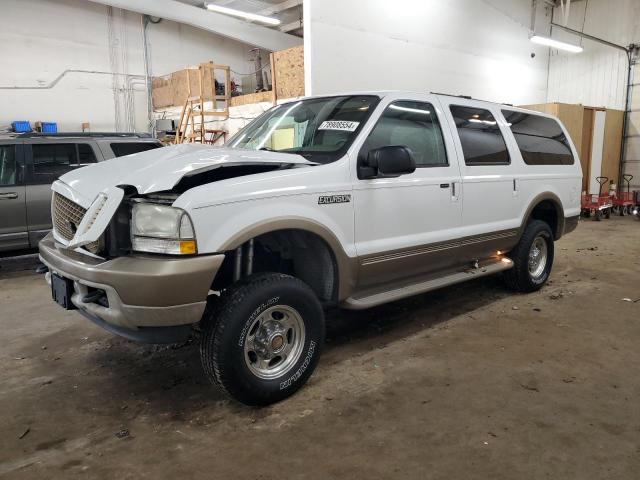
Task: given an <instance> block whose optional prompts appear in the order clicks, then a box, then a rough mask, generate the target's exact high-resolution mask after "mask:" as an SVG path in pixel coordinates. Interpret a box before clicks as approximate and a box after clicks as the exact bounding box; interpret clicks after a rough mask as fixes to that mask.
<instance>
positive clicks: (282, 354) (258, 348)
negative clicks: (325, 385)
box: [200, 273, 325, 405]
mask: <svg viewBox="0 0 640 480" xmlns="http://www.w3.org/2000/svg"><path fill="white" fill-rule="evenodd" d="M218 302H219V303H218V305H217V306H215V307H213V308H207V311H206V312H205V317H204V318H203V322H202V323H203V332H204V335H203V338H202V343H201V345H200V357H201V360H202V365H203V367H204V371H205V374H206V375H207V377H208V378H209V379H210V380H211V381H212V382H213V383H215V384H217V385H218V386H220V387H221V388H222V390H224V391H225V392H226V393H227V394H229V395H230V396H232V397H233V398H235V399H236V400H238V401H240V402H242V403H244V404H246V405H268V404H271V403H275V402H278V401H280V400H283V399H285V398H287V397H288V396H290V395H292V394H293V393H294V392H296V391H297V390H298V389H299V388H300V387H301V386H302V385H304V384H305V382H306V381H307V380H308V379H309V377H310V376H311V374H312V373H313V371H314V369H315V367H316V365H317V363H318V359H319V358H320V350H321V348H322V344H323V342H324V331H325V327H324V313H323V311H322V307H321V305H320V302H319V301H318V299H317V297H316V296H315V294H314V293H313V291H312V290H311V288H309V286H307V285H306V284H305V283H304V282H302V281H300V280H298V279H297V278H294V277H291V276H288V275H283V274H279V273H263V274H257V275H253V276H251V277H248V278H247V279H246V280H244V281H242V282H240V283H238V284H237V285H234V286H232V287H230V288H229V289H228V290H227V291H225V292H223V293H222V296H221V298H220V299H219V300H218Z"/></svg>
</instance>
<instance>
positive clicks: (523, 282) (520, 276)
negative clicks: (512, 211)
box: [504, 220, 554, 293]
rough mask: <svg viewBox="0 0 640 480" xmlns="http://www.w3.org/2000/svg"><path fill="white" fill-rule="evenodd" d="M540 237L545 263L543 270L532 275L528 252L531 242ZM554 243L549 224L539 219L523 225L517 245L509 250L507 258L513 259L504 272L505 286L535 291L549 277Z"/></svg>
mask: <svg viewBox="0 0 640 480" xmlns="http://www.w3.org/2000/svg"><path fill="white" fill-rule="evenodd" d="M538 237H541V238H542V239H543V240H544V242H545V243H546V250H547V251H546V263H545V266H544V269H543V271H542V272H541V273H540V274H539V275H537V276H535V277H534V276H533V275H532V274H531V273H530V272H529V252H530V250H531V246H532V245H533V242H534V241H535V240H536V239H537V238H538ZM553 257H554V244H553V233H552V232H551V228H550V227H549V225H548V224H547V223H545V222H543V221H541V220H532V221H530V222H529V224H528V225H527V226H526V227H525V229H524V233H523V234H522V237H521V238H520V241H519V242H518V245H516V247H515V248H514V249H513V250H512V251H511V252H510V254H509V258H511V260H513V263H514V265H513V268H511V269H509V270H507V271H506V272H505V273H504V278H505V281H506V283H507V286H508V287H509V288H510V289H511V290H515V291H517V292H524V293H528V292H535V291H536V290H539V289H540V288H542V286H543V285H544V284H545V283H546V281H547V280H548V279H549V275H550V274H551V268H552V266H553Z"/></svg>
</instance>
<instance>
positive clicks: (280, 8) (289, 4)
mask: <svg viewBox="0 0 640 480" xmlns="http://www.w3.org/2000/svg"><path fill="white" fill-rule="evenodd" d="M298 5H302V0H286V1H284V2H282V3H276V4H275V5H271V6H270V7H269V8H265V9H264V10H261V11H260V12H258V14H259V15H273V14H274V13H280V12H284V11H285V10H289V9H290V8H294V7H297V6H298Z"/></svg>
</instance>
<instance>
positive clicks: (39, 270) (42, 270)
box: [36, 263, 49, 275]
mask: <svg viewBox="0 0 640 480" xmlns="http://www.w3.org/2000/svg"><path fill="white" fill-rule="evenodd" d="M48 271H49V267H47V266H46V265H45V264H44V263H41V264H40V265H38V266H37V267H36V273H39V274H40V275H43V274H45V273H47V272H48Z"/></svg>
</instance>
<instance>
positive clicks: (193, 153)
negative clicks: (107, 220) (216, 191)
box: [60, 144, 313, 203]
mask: <svg viewBox="0 0 640 480" xmlns="http://www.w3.org/2000/svg"><path fill="white" fill-rule="evenodd" d="M256 163H259V164H274V163H276V164H278V163H287V164H308V165H313V163H312V162H309V161H308V160H306V159H305V158H304V157H302V156H300V155H295V154H290V153H278V152H268V151H262V150H261V151H253V150H242V149H232V148H224V147H213V146H209V145H201V144H183V145H173V146H169V147H163V148H157V149H153V150H148V151H146V152H141V153H135V154H133V155H127V156H124V157H119V158H114V159H111V160H107V161H105V162H100V163H96V164H95V165H91V166H88V167H84V168H80V169H78V170H75V171H72V172H69V173H67V174H65V175H63V176H62V177H60V180H61V181H62V182H64V183H65V184H67V185H68V186H69V187H71V188H72V189H73V190H74V191H75V192H77V193H78V194H80V196H82V197H83V198H84V199H85V202H82V203H86V201H88V202H92V201H93V200H94V199H95V198H96V196H97V195H98V193H100V192H101V191H103V190H106V189H108V188H109V187H114V186H117V185H132V186H134V187H135V188H136V189H137V190H138V193H139V194H146V193H152V192H160V191H163V190H170V189H171V188H172V187H174V186H175V185H176V183H178V182H179V181H180V179H181V178H182V177H184V176H188V175H190V174H193V173H195V172H199V171H206V170H211V169H214V168H218V167H221V166H224V165H229V164H235V165H237V164H256Z"/></svg>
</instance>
